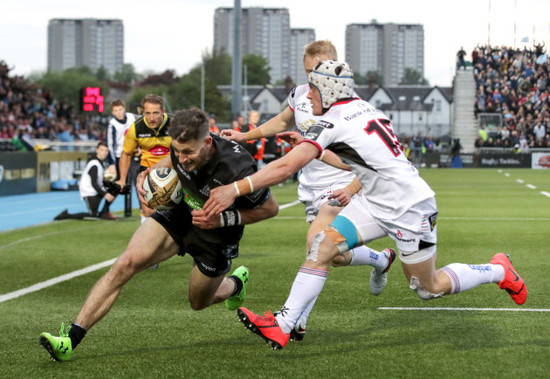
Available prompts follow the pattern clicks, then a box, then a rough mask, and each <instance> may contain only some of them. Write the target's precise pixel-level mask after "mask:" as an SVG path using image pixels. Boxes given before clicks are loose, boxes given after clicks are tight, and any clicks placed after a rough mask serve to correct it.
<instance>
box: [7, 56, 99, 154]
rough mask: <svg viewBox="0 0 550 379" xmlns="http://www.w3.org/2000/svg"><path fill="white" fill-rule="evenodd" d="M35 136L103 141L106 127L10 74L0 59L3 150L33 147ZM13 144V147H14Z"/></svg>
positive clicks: (37, 137) (23, 79) (26, 81)
mask: <svg viewBox="0 0 550 379" xmlns="http://www.w3.org/2000/svg"><path fill="white" fill-rule="evenodd" d="M36 139H47V140H50V141H54V140H55V141H62V142H72V141H77V140H86V141H87V140H102V141H103V140H105V127H102V126H101V125H99V124H98V123H97V122H94V121H93V119H92V118H91V117H90V116H87V115H78V114H76V113H75V112H74V110H73V109H72V107H71V106H70V105H69V104H68V103H65V102H58V101H55V100H54V99H53V97H52V96H51V94H50V93H49V92H48V91H47V90H44V89H42V88H40V87H38V86H37V85H36V84H33V83H31V82H30V81H29V80H27V79H25V78H24V77H22V76H10V68H9V67H8V65H7V64H6V63H5V62H4V61H0V140H3V141H7V140H9V141H11V142H12V143H10V144H9V145H7V144H2V146H3V148H4V149H5V150H13V149H14V148H15V149H17V148H18V149H21V150H30V149H32V148H33V147H34V146H33V142H32V141H34V140H36ZM14 146H15V147H14Z"/></svg>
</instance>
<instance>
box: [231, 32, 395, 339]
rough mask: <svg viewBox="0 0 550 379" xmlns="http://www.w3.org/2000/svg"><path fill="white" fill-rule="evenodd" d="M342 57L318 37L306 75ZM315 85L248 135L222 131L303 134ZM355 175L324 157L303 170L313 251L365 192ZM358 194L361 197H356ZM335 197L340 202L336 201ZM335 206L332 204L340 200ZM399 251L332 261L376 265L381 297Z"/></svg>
mask: <svg viewBox="0 0 550 379" xmlns="http://www.w3.org/2000/svg"><path fill="white" fill-rule="evenodd" d="M328 59H332V60H336V59H338V56H337V52H336V48H335V47H334V45H333V44H332V42H330V41H327V40H320V41H314V42H311V43H309V44H308V45H306V46H305V47H304V68H305V71H306V75H307V74H309V73H310V72H311V71H312V70H313V68H314V67H315V65H316V64H317V63H319V62H320V61H323V60H328ZM308 92H309V85H308V84H307V83H304V84H302V85H299V86H298V87H296V88H294V89H293V90H292V92H291V93H290V95H289V97H288V106H287V107H286V108H285V109H284V110H283V112H281V113H280V114H278V115H277V116H275V117H273V118H272V119H270V120H269V121H267V122H265V123H263V124H262V125H260V126H259V127H257V128H255V129H253V130H250V131H248V132H246V133H240V132H238V131H236V130H232V129H225V130H222V132H221V135H222V136H223V137H225V138H228V139H231V140H234V141H237V142H239V143H243V142H246V141H249V140H254V139H259V138H262V137H269V136H273V135H275V134H277V133H280V132H285V131H288V130H293V129H294V126H296V129H297V131H298V133H300V134H301V135H303V134H304V133H305V132H306V131H307V130H308V128H309V127H310V126H312V125H314V124H315V123H316V122H317V120H319V119H320V117H319V116H315V115H313V113H312V109H311V102H310V101H309V100H308V98H307V94H308ZM355 178H356V177H355V175H354V174H353V173H351V172H349V171H344V170H340V169H337V168H334V167H332V166H330V165H328V164H325V163H323V162H321V161H320V160H313V161H311V162H310V163H308V164H307V165H306V166H304V167H303V168H302V171H301V174H300V176H299V178H298V179H299V181H300V185H299V186H298V199H299V200H300V202H302V203H303V204H304V205H305V213H306V221H307V222H309V223H310V227H309V230H308V233H307V249H308V250H309V247H310V244H311V242H312V241H313V238H314V237H315V235H317V233H319V232H320V231H322V230H323V229H324V228H325V227H326V226H327V225H329V224H330V223H331V222H332V221H333V220H334V218H335V217H336V215H337V214H338V212H340V211H341V210H342V206H345V205H347V204H348V203H349V202H350V201H352V202H354V201H358V200H357V197H358V196H356V195H355V194H356V193H357V192H358V191H360V189H361V185H360V183H359V181H357V180H355V181H354V179H355ZM354 195H355V196H354ZM332 199H335V200H336V202H334V201H332V202H331V200H332ZM338 203H340V205H342V206H338V205H331V204H338ZM395 256H396V255H395V252H394V251H393V249H385V250H384V251H382V252H378V251H375V250H372V249H370V248H369V247H367V246H363V245H361V246H357V247H356V248H354V249H352V250H350V251H348V252H346V253H345V254H343V255H338V256H336V257H335V259H334V260H333V262H332V265H333V266H347V265H350V266H362V265H368V266H373V269H372V271H371V276H370V286H369V289H370V292H371V293H372V294H373V295H379V294H380V293H381V292H382V290H383V289H384V287H385V286H386V283H387V276H388V270H389V268H390V266H391V264H392V263H393V261H394V260H395ZM315 300H316V299H313V301H312V302H311V304H310V305H309V306H308V307H307V308H306V309H305V310H304V312H303V314H302V316H301V317H300V320H299V321H298V323H296V326H295V328H294V329H293V331H292V334H291V338H292V339H294V340H298V341H300V340H302V339H303V338H304V334H305V328H306V322H307V318H308V315H309V312H310V311H311V309H312V308H313V306H314V304H315Z"/></svg>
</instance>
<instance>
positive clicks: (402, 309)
mask: <svg viewBox="0 0 550 379" xmlns="http://www.w3.org/2000/svg"><path fill="white" fill-rule="evenodd" d="M377 309H379V310H383V311H482V312H550V309H538V308H450V307H441V308H422V307H378V308H377Z"/></svg>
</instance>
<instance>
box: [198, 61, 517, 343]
mask: <svg viewBox="0 0 550 379" xmlns="http://www.w3.org/2000/svg"><path fill="white" fill-rule="evenodd" d="M308 81H309V85H310V91H309V94H308V98H309V99H310V100H311V102H312V107H313V114H315V115H322V117H321V119H320V120H318V121H317V123H316V124H315V125H313V126H312V127H310V128H309V129H308V131H307V132H306V134H305V135H304V140H303V141H301V142H302V143H300V144H299V145H298V146H296V147H295V148H294V149H293V150H292V151H290V152H289V153H288V154H287V155H286V156H284V157H282V158H280V159H278V160H276V161H274V162H271V163H270V164H268V165H267V166H265V167H264V168H263V169H261V170H260V171H258V172H257V173H255V174H254V175H251V176H249V177H246V178H244V179H241V180H239V181H236V182H234V183H231V184H228V185H226V186H222V187H218V188H215V189H214V190H212V192H211V193H210V198H209V200H208V201H207V203H206V204H205V206H204V208H203V209H204V210H205V212H206V213H207V215H210V214H216V213H219V212H221V211H223V210H224V209H225V208H226V207H227V206H229V205H230V204H231V203H232V202H233V200H234V199H235V197H237V196H243V195H246V194H249V193H250V192H252V191H254V190H257V189H258V188H264V187H268V186H271V185H274V184H277V183H280V182H283V181H285V180H286V179H287V178H289V177H290V176H291V175H292V174H293V173H294V172H297V171H298V170H299V169H300V168H302V167H303V166H305V165H306V164H307V163H308V162H310V161H311V160H313V159H315V158H316V157H319V156H320V155H321V154H322V153H323V152H324V151H325V149H331V150H332V151H333V152H335V153H336V154H337V155H338V156H339V157H340V158H341V159H342V161H340V162H336V161H333V162H331V164H335V165H337V166H339V167H342V168H348V169H351V171H352V172H354V173H355V174H356V175H357V177H358V178H359V180H360V181H361V184H362V187H363V190H362V193H361V196H360V202H361V204H360V205H359V206H358V205H357V203H356V202H354V203H350V204H349V205H348V206H346V207H345V208H344V209H343V210H342V211H341V212H340V213H339V214H338V216H336V219H335V220H334V222H333V223H332V225H330V226H328V227H326V228H325V229H324V230H323V231H322V232H320V233H318V234H317V235H316V236H315V238H314V241H313V243H312V244H311V248H310V249H309V251H308V254H307V257H306V260H305V262H304V264H303V266H302V267H301V268H300V270H299V272H298V275H297V276H296V279H295V280H294V284H293V286H292V288H291V290H290V294H289V296H288V298H287V300H286V302H285V304H284V306H283V308H282V309H281V311H280V312H279V314H278V315H277V316H276V317H274V316H273V315H272V314H269V312H266V315H265V316H258V315H256V314H254V313H252V312H251V311H249V310H248V309H246V308H239V309H238V314H239V319H240V320H241V321H242V322H243V323H244V325H245V327H246V328H248V329H250V330H251V331H253V332H254V333H256V334H258V335H260V336H261V337H262V338H263V339H264V340H266V342H267V343H268V344H270V345H271V346H272V347H273V348H274V349H280V348H283V347H284V346H285V345H286V343H287V342H288V339H289V334H290V331H291V330H292V328H293V327H294V325H295V323H296V321H297V320H298V319H299V317H300V315H301V313H302V312H303V310H304V309H305V308H306V307H307V305H308V304H309V303H310V301H311V299H313V298H316V297H317V296H318V295H319V293H320V292H321V290H322V288H323V286H324V283H325V281H326V277H327V273H328V270H329V269H330V262H331V260H332V259H333V258H334V257H335V256H337V255H338V254H342V253H343V252H345V251H346V250H348V249H350V248H353V247H355V246H358V245H361V244H364V243H367V242H369V241H372V240H374V239H377V238H380V237H383V236H386V235H387V236H389V237H391V238H392V239H393V240H394V241H395V243H396V246H397V249H398V250H399V257H400V260H401V263H402V266H403V271H404V274H405V276H406V278H407V281H408V284H409V287H410V288H411V289H412V290H413V291H414V292H415V293H416V294H417V295H418V296H419V297H420V298H421V299H422V300H431V299H434V298H440V297H443V296H444V295H449V294H456V293H459V292H464V291H466V290H469V289H472V288H474V287H477V286H479V285H481V284H485V283H498V286H499V287H500V288H501V289H504V290H506V292H508V294H509V295H510V296H511V297H512V300H513V301H514V302H515V303H516V304H519V305H521V304H523V303H524V302H525V300H526V299H527V289H526V287H525V283H524V282H523V280H522V279H521V277H520V276H519V274H518V273H517V272H516V271H515V270H514V268H513V266H512V264H511V262H510V260H509V259H508V256H507V255H505V254H503V253H497V254H495V255H494V256H493V258H492V259H491V261H490V263H486V264H475V265H471V264H463V263H451V264H449V265H447V266H445V267H443V268H441V269H438V270H436V266H435V261H436V242H437V234H436V231H437V228H436V218H437V206H436V202H435V198H434V192H433V191H432V190H431V188H430V187H429V185H428V184H427V183H426V182H425V181H424V180H423V179H422V178H421V177H420V175H419V173H418V170H417V169H416V168H415V167H414V166H413V165H412V164H411V163H410V162H409V161H408V160H407V159H406V158H405V156H404V154H403V150H402V149H401V145H400V144H399V141H398V139H397V137H396V136H395V134H394V133H393V129H392V125H391V123H390V121H389V119H388V118H387V117H386V116H385V115H384V114H383V113H382V112H380V111H378V110H377V109H375V108H373V107H372V106H371V105H370V104H369V103H367V102H365V101H362V100H361V99H359V98H354V97H353V86H354V81H353V73H352V71H351V69H350V68H349V66H348V65H347V63H344V62H335V61H324V62H321V63H319V64H318V65H317V66H316V68H315V70H314V71H313V72H311V73H310V74H309V75H308Z"/></svg>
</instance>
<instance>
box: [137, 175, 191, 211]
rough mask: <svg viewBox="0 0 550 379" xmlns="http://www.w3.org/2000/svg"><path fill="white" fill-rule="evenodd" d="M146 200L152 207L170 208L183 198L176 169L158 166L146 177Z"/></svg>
mask: <svg viewBox="0 0 550 379" xmlns="http://www.w3.org/2000/svg"><path fill="white" fill-rule="evenodd" d="M143 189H144V190H145V200H146V201H147V203H148V204H149V206H150V207H151V208H155V209H158V210H163V209H170V208H173V207H175V206H176V204H179V203H180V202H181V200H182V199H183V192H182V187H181V182H180V180H179V178H178V174H177V173H176V170H173V169H171V168H166V167H165V168H156V169H154V170H152V171H151V172H150V173H149V175H147V176H146V177H145V180H144V182H143Z"/></svg>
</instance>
